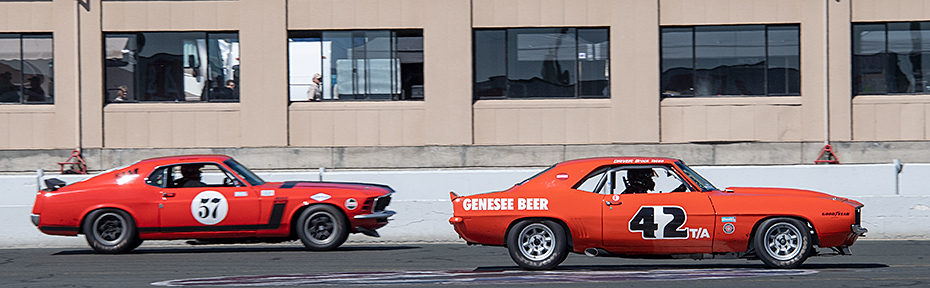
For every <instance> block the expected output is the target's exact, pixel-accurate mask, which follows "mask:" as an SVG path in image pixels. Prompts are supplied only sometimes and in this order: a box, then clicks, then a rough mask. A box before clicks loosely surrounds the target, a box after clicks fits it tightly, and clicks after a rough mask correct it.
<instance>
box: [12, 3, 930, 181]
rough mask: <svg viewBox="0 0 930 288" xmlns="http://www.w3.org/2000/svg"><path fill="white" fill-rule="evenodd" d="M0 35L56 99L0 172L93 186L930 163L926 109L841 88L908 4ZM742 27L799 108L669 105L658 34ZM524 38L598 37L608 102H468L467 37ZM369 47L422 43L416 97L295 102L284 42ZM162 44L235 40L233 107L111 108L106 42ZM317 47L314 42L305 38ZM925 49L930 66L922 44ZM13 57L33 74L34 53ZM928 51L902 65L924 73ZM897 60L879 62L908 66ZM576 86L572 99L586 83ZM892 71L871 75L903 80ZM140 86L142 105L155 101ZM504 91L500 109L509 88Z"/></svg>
mask: <svg viewBox="0 0 930 288" xmlns="http://www.w3.org/2000/svg"><path fill="white" fill-rule="evenodd" d="M0 19H3V20H2V21H0V36H2V35H7V36H9V35H26V36H21V37H27V36H29V35H51V44H52V45H51V47H53V48H52V50H51V53H52V54H51V57H52V59H53V60H52V62H53V63H54V65H53V66H54V69H53V71H54V72H53V75H48V76H49V77H48V78H51V77H53V78H54V82H53V83H51V84H49V85H52V86H47V88H46V89H45V90H48V91H52V90H53V91H54V99H53V100H52V101H47V102H48V103H28V101H26V100H23V101H20V102H19V103H2V104H3V105H0V155H2V159H0V171H7V172H10V171H34V170H35V169H36V168H44V169H50V170H51V169H55V170H57V167H58V166H57V164H56V163H57V162H60V161H63V160H64V159H67V157H68V155H69V153H70V152H71V150H73V149H80V150H81V151H83V153H84V157H85V160H87V161H88V164H89V166H90V169H91V170H101V169H108V168H110V167H112V166H113V165H121V164H126V163H128V162H132V161H135V160H139V159H141V158H145V157H148V156H158V155H164V154H193V153H224V154H230V155H233V156H236V157H240V158H243V157H244V158H250V159H251V162H250V161H249V160H243V162H244V163H249V164H250V166H253V167H254V168H258V169H301V168H315V167H334V168H446V167H518V166H547V165H550V164H552V163H554V162H557V161H561V160H566V159H572V158H580V157H588V156H602V155H621V154H624V155H651V156H670V157H679V158H683V159H685V160H686V161H689V163H691V164H698V165H715V164H735V165H745V164H753V165H759V164H763V165H764V164H810V163H813V162H814V160H815V159H817V157H818V155H819V154H820V152H821V151H822V150H821V148H823V146H824V144H827V143H829V144H832V145H833V146H834V149H835V152H836V156H837V157H838V158H839V160H840V161H841V163H885V162H888V161H890V159H894V158H899V159H902V160H904V161H906V162H927V161H930V153H927V152H924V151H928V150H930V149H928V148H930V141H928V140H930V125H927V123H928V122H930V92H920V91H925V90H920V89H918V90H919V91H917V90H913V89H911V90H907V91H903V92H900V91H899V92H900V93H898V92H887V93H872V92H868V93H866V92H863V91H866V90H861V89H860V90H857V89H859V88H856V87H859V86H856V85H859V84H857V83H858V81H859V80H857V79H859V78H855V77H852V76H851V75H852V74H857V73H859V72H857V71H860V70H856V69H857V68H855V67H854V66H855V65H859V64H854V63H866V62H856V61H858V60H855V59H859V58H855V57H856V55H858V54H856V53H858V52H856V51H858V50H857V49H859V48H857V47H858V46H857V45H858V44H856V43H860V42H857V41H856V40H855V39H858V38H855V37H856V36H855V35H853V34H854V30H855V29H858V28H856V27H860V26H856V25H860V24H861V25H864V24H887V23H912V24H913V25H915V27H917V26H919V25H921V23H922V22H926V21H930V3H927V2H926V1H921V0H821V1H810V0H785V1H768V0H740V1H735V0H572V1H568V0H442V1H431V0H346V1H322V0H239V1H209V0H200V1H141V0H137V1H131V0H125V1H109V0H78V1H74V0H49V1H3V2H0ZM748 26H752V27H750V28H752V29H755V28H758V27H762V28H759V29H769V28H770V27H788V28H789V29H794V31H796V32H794V33H795V34H796V35H798V36H794V37H795V38H794V39H795V40H794V41H795V42H797V44H795V46H796V47H798V48H797V52H796V53H794V54H792V55H795V56H792V57H795V58H798V59H797V63H798V64H797V67H793V68H792V69H794V72H791V73H793V74H791V73H787V74H790V75H796V76H792V77H798V81H799V84H798V83H795V84H794V85H795V86H796V89H797V90H796V91H794V92H791V93H787V94H785V95H774V94H766V95H729V94H731V93H724V94H727V95H719V94H720V93H717V94H718V95H719V96H717V95H700V94H701V93H703V92H695V93H696V94H694V95H690V96H691V97H678V96H681V95H678V93H677V92H675V93H671V94H669V95H672V96H671V97H663V93H664V92H663V91H664V90H663V88H664V87H663V85H664V84H663V81H664V80H663V73H666V72H667V71H664V70H663V65H664V64H662V63H663V59H666V58H670V56H669V54H664V53H666V52H663V51H666V50H663V49H664V48H663V47H664V46H663V43H666V44H667V43H668V42H667V41H666V40H663V35H667V34H666V33H667V31H671V30H665V29H667V28H685V29H698V30H700V29H704V28H706V27H710V28H713V29H717V28H720V27H723V28H722V29H731V28H729V27H737V28H738V29H742V27H748ZM754 27H755V28H754ZM863 27H864V26H863ZM889 27H890V26H889ZM524 28H560V29H561V28H570V29H578V31H581V30H584V29H589V28H596V29H606V31H609V32H608V34H607V36H608V39H609V45H608V46H599V47H609V48H606V49H609V51H602V52H598V53H606V55H609V58H607V59H609V60H607V61H609V62H607V63H608V64H606V65H604V67H605V68H604V70H603V72H604V73H603V76H604V77H606V78H605V80H602V81H601V82H603V83H606V86H605V87H604V89H603V95H601V96H600V97H580V96H577V97H546V96H541V95H528V96H526V97H514V96H513V95H512V94H508V95H511V96H508V97H501V98H494V97H484V96H481V95H477V93H476V88H475V87H477V85H479V84H476V82H479V80H478V79H476V78H477V76H476V68H475V67H476V65H479V64H476V63H478V62H481V61H482V59H475V57H476V56H475V55H476V49H477V48H481V47H476V45H477V44H476V36H475V35H476V34H475V33H476V31H497V30H500V31H504V30H508V29H510V30H513V31H516V32H515V33H516V34H514V35H516V37H515V38H514V43H515V44H514V45H515V46H514V47H516V48H515V49H518V50H519V49H524V48H525V49H530V48H526V47H524V46H532V45H533V44H534V43H542V42H532V41H531V40H527V39H536V38H534V37H537V38H540V37H541V38H545V37H548V36H547V35H546V34H539V35H542V36H538V35H537V36H533V35H529V34H519V33H523V32H522V31H527V30H520V29H524ZM734 29H736V28H734ZM863 29H864V28H863ZM889 29H891V28H889ZM374 30H378V31H382V30H383V31H401V33H406V32H403V31H413V33H420V34H417V35H421V36H420V38H419V39H421V41H422V44H421V45H422V46H421V48H418V49H420V50H419V51H422V52H421V56H416V57H421V58H418V59H420V60H416V61H420V62H418V63H422V83H420V84H419V85H418V86H419V87H421V88H422V91H421V92H416V93H422V94H420V95H422V98H419V99H406V100H397V99H394V100H391V99H386V100H385V99H380V100H379V99H363V100H359V101H348V100H345V99H341V100H335V99H332V98H328V99H324V100H323V101H292V100H289V99H290V98H289V94H291V93H294V92H292V90H289V89H292V88H293V86H294V84H295V83H293V81H295V80H293V79H295V77H294V75H292V72H291V71H294V69H295V66H294V65H293V63H291V62H289V55H293V52H294V51H290V50H289V49H290V48H289V47H290V46H289V45H290V44H289V43H292V42H294V41H296V40H295V39H296V38H297V36H294V35H296V34H298V33H304V32H307V33H311V34H313V33H318V34H320V35H323V36H321V37H322V38H326V37H327V36H326V35H327V34H326V33H328V31H330V32H353V33H354V32H358V31H363V32H364V31H374ZM510 30H508V31H510ZM765 31H774V30H765ZM856 31H858V30H856ZM889 31H891V30H889ZM165 32H171V33H188V32H191V33H193V32H198V33H204V34H205V35H208V36H206V37H207V38H208V39H209V37H211V36H209V35H211V33H227V34H234V35H237V39H236V41H237V42H236V45H238V46H236V48H235V49H237V52H236V53H237V54H236V57H235V58H236V59H235V61H236V63H238V64H236V67H235V72H234V74H235V77H234V78H233V77H232V76H230V75H232V74H228V75H227V76H228V77H227V79H235V80H236V84H237V85H238V87H237V89H238V90H236V93H237V95H238V96H237V97H238V98H236V101H212V100H210V101H207V100H204V101H177V100H175V101H134V102H131V103H117V101H114V99H113V98H112V97H113V96H112V93H111V92H112V90H113V89H114V87H115V86H114V85H112V84H111V83H109V82H108V81H110V80H108V78H107V77H108V73H110V72H107V71H108V70H107V69H109V68H108V67H111V66H110V64H108V63H111V62H109V61H110V60H111V58H112V56H110V53H109V52H108V51H110V50H107V49H109V48H107V45H109V44H108V43H111V42H109V41H110V40H108V39H115V37H118V36H119V35H129V34H132V35H142V36H147V37H148V39H149V40H150V41H151V42H154V41H153V40H155V39H156V37H154V36H153V35H156V34H146V33H165ZM925 32H926V33H930V30H922V28H915V29H914V30H913V31H912V34H913V35H923V34H922V33H925ZM501 33H503V32H501ZM507 33H510V32H507ZM578 33H581V32H578ZM769 33H770V32H769ZM889 33H892V32H889ZM313 35H317V34H313ZM398 35H400V34H398ZM521 35H522V36H521ZM526 35H529V36H526ZM579 35H580V34H579ZM694 35H698V34H694ZM735 35H743V34H739V33H736V34H735ZM747 35H748V34H747ZM760 35H761V34H760ZM765 35H774V34H765ZM889 35H891V34H889ZM142 36H139V37H142ZM10 37H13V36H10ZM119 37H122V36H119ZM133 37H136V36H133ZM313 37H317V38H320V37H318V36H309V38H307V39H311V38H313ZM521 37H522V38H521ZM739 37H742V36H739ZM766 37H767V38H765V39H774V36H766ZM888 37H891V36H888ZM913 37H915V38H914V39H918V40H919V41H918V40H915V41H913V42H915V43H917V42H920V43H923V42H921V41H925V40H921V39H923V38H921V37H923V36H913ZM27 38H28V37H27ZM737 38H738V37H737ZM21 39H26V38H21ZM134 39H135V38H134ZM301 39H303V38H301ZM313 39H316V38H313ZM579 39H580V38H579ZM883 39H885V38H883ZM524 40H526V41H527V42H526V43H523V42H521V41H524ZM23 41H25V40H23ZM316 41H318V42H320V41H321V40H316ZM322 41H324V42H325V39H324V40H322ZM540 41H542V40H540ZM579 41H580V40H579ZM664 41H666V42H664ZM695 41H697V40H695ZM736 41H737V45H736V46H740V45H741V44H740V43H742V42H739V41H741V40H736ZM863 41H864V40H863ZM926 41H927V46H928V47H927V48H928V49H927V50H928V51H930V37H927V40H926ZM22 43H26V42H22ZM315 43H316V42H315ZM521 43H522V44H521ZM527 43H529V44H527ZM579 43H580V42H579ZM0 45H2V44H0ZM149 45H152V44H151V43H149ZM334 45H335V44H334ZM371 45H373V44H371ZM521 45H523V46H521ZM579 45H581V44H579ZM695 45H698V46H700V45H702V44H695ZM772 45H774V44H772ZM863 45H865V44H863ZM915 45H916V44H915ZM917 46H919V45H917ZM22 47H23V48H22V50H21V55H23V56H22V57H23V58H22V59H21V62H26V60H28V59H25V58H29V57H27V56H25V55H27V54H28V52H29V51H27V50H28V49H27V47H26V45H25V44H23V46H22ZM127 47H128V46H127ZM391 47H395V46H391ZM398 47H399V46H398ZM579 47H580V46H579ZM355 48H358V47H355ZM0 49H2V48H0ZM324 49H326V48H325V46H324ZM392 49H393V48H392ZM700 49H701V47H697V48H695V49H694V50H693V51H699V50H700ZM734 49H737V50H738V49H741V48H739V47H734ZM889 49H890V48H889ZM123 50H126V49H123ZM686 50H687V49H686ZM923 50H924V48H922V47H916V48H913V51H911V50H909V51H911V52H910V53H911V54H912V55H918V56H920V55H923V54H921V53H922V52H921V51H923ZM115 51H120V50H119V49H116V50H115ZM579 51H581V50H579ZM591 51H594V50H591ZM915 51H916V52H915ZM394 52H396V51H394ZM401 52H403V51H401ZM521 53H524V54H521ZM695 53H699V52H695ZM736 53H737V54H739V53H741V52H736ZM902 53H903V52H902ZM589 54H590V53H589ZM508 55H509V56H506V57H514V58H516V60H517V61H519V60H521V59H522V58H521V57H525V58H526V59H530V58H532V57H537V56H533V55H536V54H533V52H532V51H531V50H519V51H518V52H515V53H513V54H508ZM540 55H541V54H540ZM695 55H696V54H695ZM765 55H766V57H773V55H775V53H773V52H766V54H765ZM898 55H903V54H898ZM324 57H325V55H324ZM538 57H543V56H538ZM558 57H561V56H558ZM585 57H587V56H585V55H582V52H578V58H579V59H583V58H585ZM694 57H697V56H694ZM914 57H916V56H912V57H911V58H909V59H917V58H914ZM927 57H928V58H927V59H930V56H927ZM0 58H3V56H0ZM788 58H790V57H788ZM140 59H141V58H140ZM559 59H561V60H559V61H562V60H564V59H562V58H559ZM766 59H770V58H766ZM786 59H787V58H786ZM889 59H893V58H889ZM900 59H904V58H899V62H897V63H898V64H894V63H892V64H894V65H898V66H895V67H904V66H901V64H900V61H901V60H900ZM513 60H514V59H511V60H508V61H513ZM140 61H141V60H140ZM184 61H187V59H184ZM192 61H193V60H192ZM204 61H206V60H204ZM210 61H213V60H210ZM230 61H231V60H230ZM565 61H568V60H565ZM571 61H575V60H571ZM699 61H700V60H696V61H695V62H694V63H698V62H699ZM863 61H864V60H863ZM908 61H911V60H908ZM922 61H923V60H919V59H917V60H913V63H914V64H909V65H917V64H919V63H922ZM543 62H544V61H543ZM770 62H771V61H770ZM11 63H12V62H11ZM185 63H187V62H185ZM211 63H212V62H211ZM345 63H348V62H345ZM391 63H394V62H391ZM565 63H568V62H565ZM572 63H580V64H577V65H579V67H581V66H580V65H582V64H583V63H581V62H578V61H576V62H572ZM870 63H871V62H870ZM908 63H911V62H908ZM744 64H746V63H744ZM749 64H753V63H748V64H747V65H749ZM121 65H123V64H121ZM185 65H188V66H184V68H185V69H195V66H193V65H194V64H185ZM324 65H326V64H324ZM334 65H335V64H334ZM365 65H368V64H365ZM391 65H394V64H391ZM741 65H742V64H741ZM764 65H769V66H767V67H768V68H767V69H769V70H766V71H774V70H771V69H773V68H772V67H773V66H772V65H771V64H764ZM792 65H794V64H792ZM397 66H398V67H399V66H400V65H397ZM736 66H739V65H736ZM749 66H751V65H749ZM789 66H790V65H789ZM926 66H927V69H928V70H930V63H928V64H927V65H926ZM139 67H142V66H139ZM153 67H154V66H153ZM598 67H600V66H598ZM734 67H735V66H734ZM740 67H742V66H740ZM747 67H748V66H747ZM860 67H865V66H860ZM908 67H910V66H908ZM511 68H512V67H511ZM166 69H167V68H166ZM333 69H334V70H332V71H336V70H335V69H336V68H333ZM508 69H510V68H508ZM695 69H696V70H695V71H697V72H695V73H704V72H702V71H698V70H699V69H698V68H695ZM914 69H915V70H913V71H918V70H919V71H924V70H920V69H923V68H921V67H918V68H914ZM785 70H788V69H785ZM179 71H180V70H179ZM217 71H218V70H217ZM340 71H341V70H340ZM346 71H348V70H346ZM372 71H374V70H372ZM509 71H511V72H510V73H515V72H512V71H513V70H509ZM565 71H568V69H567V70H565ZM734 71H736V70H734ZM740 71H742V70H740ZM753 71H755V70H753ZM759 71H761V70H759ZM779 71H780V70H779ZM886 72H887V71H886ZM140 73H141V72H140ZM185 73H187V72H185ZM326 73H328V72H326ZM326 73H324V74H326ZM353 73H354V72H353ZM371 73H374V72H371ZM572 73H575V72H572ZM577 73H578V74H577V75H576V74H571V76H570V77H569V78H571V80H570V81H574V82H571V83H581V81H582V80H580V78H579V77H582V74H581V73H582V72H577ZM767 73H768V72H767ZM890 73H891V74H887V73H886V74H881V75H886V76H885V77H886V78H887V77H891V76H887V75H892V74H895V73H896V72H894V71H892V72H890ZM908 73H909V72H908ZM908 73H905V74H907V75H912V74H908ZM922 73H923V72H915V73H913V75H918V78H916V79H915V78H914V77H913V76H908V77H905V76H907V75H905V76H900V77H898V79H899V80H897V81H899V82H901V81H904V82H906V81H910V82H908V83H910V85H911V86H915V85H916V84H915V83H916V82H920V81H924V82H926V81H928V80H930V73H927V75H928V79H920V77H919V76H920V75H923V74H922ZM13 74H14V75H16V73H13ZM737 74H738V73H737ZM775 74H777V73H775ZM787 74H786V75H787ZM859 74H861V73H859ZM111 75H112V73H111ZM145 75H149V74H145ZM766 75H768V74H766ZM857 75H858V74H857ZM876 75H877V74H876ZM600 76H601V75H598V77H600ZM17 77H21V78H20V79H21V81H20V82H18V83H17V82H16V81H14V84H17V85H19V86H20V87H22V88H21V89H23V90H22V91H23V92H24V93H25V89H27V86H29V84H27V83H26V81H25V78H26V77H28V75H27V74H26V72H22V75H20V76H17ZM334 77H335V76H334ZM715 77H716V76H715ZM720 77H723V76H720ZM720 77H718V78H713V79H722V78H720ZM765 77H766V78H764V79H767V80H765V81H767V82H766V84H765V85H766V86H765V87H766V88H765V89H771V87H772V86H775V85H774V84H772V83H769V82H774V80H772V79H775V78H774V77H775V76H765ZM779 77H780V76H779ZM142 78H145V77H142ZM543 78H544V77H543ZM873 78H875V77H873ZM905 78H906V79H905ZM332 79H337V78H332ZM693 79H697V80H701V79H700V76H695V78H693ZM870 79H871V78H870ZM882 79H884V78H882ZM882 79H879V80H882ZM900 79H905V80H900ZM148 80H150V79H136V81H137V83H143V82H144V81H148ZM511 80H512V79H511ZM543 80H546V79H543ZM333 81H343V80H333ZM355 81H356V82H352V83H354V84H353V85H361V84H359V82H358V81H359V80H355ZM604 81H606V82H604ZM715 81H716V80H715ZM720 81H723V82H724V84H722V85H725V84H726V83H728V82H726V81H728V80H725V79H724V80H720ZM877 81H878V80H877ZM889 81H891V80H889ZM915 81H916V82H915ZM924 82H920V84H921V85H924V84H925V83H924ZM508 83H511V84H508V85H516V84H513V83H517V82H514V81H511V82H508ZM592 83H594V82H592ZM905 84H907V83H905ZM340 85H341V84H340ZM367 85H374V84H367ZM521 85H522V84H521ZM547 85H550V84H547ZM577 85H581V84H577ZM692 85H693V84H692ZM137 86H139V87H137V88H133V89H135V90H133V91H134V92H137V94H138V93H149V91H147V90H146V89H147V88H146V87H142V86H143V84H138V85H137ZM730 86H731V87H733V85H730ZM919 86H920V85H918V87H919ZM924 86H925V85H924ZM30 87H31V86H30ZM332 87H335V86H332ZM339 87H342V86H339ZM346 87H348V86H346ZM507 87H508V89H511V90H510V91H511V92H508V93H513V91H514V90H513V89H515V88H513V87H516V86H507ZM760 87H761V86H760ZM928 87H930V86H928ZM204 89H206V88H204ZM325 89H328V88H324V91H325ZM392 89H393V88H392ZM396 89H397V91H400V90H399V89H400V88H399V87H397V88H396ZM404 89H407V88H406V86H405V88H404ZM572 89H575V88H572ZM579 89H580V88H579ZM698 90H700V89H698ZM203 91H206V90H203ZM304 91H306V90H304ZM406 91H407V90H405V92H404V93H406ZM411 91H412V90H411ZM579 91H580V90H579ZM868 91H872V90H868ZM889 91H890V90H889ZM331 92H332V91H331ZM684 94H687V92H685V93H684ZM345 95H347V94H345ZM398 95H399V94H398ZM578 95H580V94H578ZM408 96H409V95H408ZM537 96H538V97H537ZM686 96H688V95H686ZM202 97H206V96H202ZM23 99H25V98H23ZM204 99H206V98H204ZM295 158H297V159H295Z"/></svg>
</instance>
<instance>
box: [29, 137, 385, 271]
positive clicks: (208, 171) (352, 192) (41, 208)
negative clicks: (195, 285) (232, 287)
mask: <svg viewBox="0 0 930 288" xmlns="http://www.w3.org/2000/svg"><path fill="white" fill-rule="evenodd" d="M45 183H46V185H47V186H48V188H46V189H43V190H42V191H39V192H38V194H37V195H36V201H35V206H33V208H32V223H33V224H35V225H36V226H37V227H38V228H39V230H41V231H42V232H43V233H45V234H51V235H65V236H76V235H77V234H84V236H85V237H86V238H87V244H89V245H90V247H91V248H93V249H94V250H95V251H97V252H100V253H124V252H128V251H131V250H132V249H135V248H136V247H138V246H139V245H140V244H142V241H143V240H155V239H159V240H167V239H196V241H195V242H192V243H204V244H209V243H239V242H283V241H289V240H296V239H300V240H301V242H303V244H304V245H305V246H306V247H307V249H310V250H331V249H335V248H336V247H339V245H342V243H343V242H345V240H346V237H348V235H349V233H362V234H365V235H369V236H373V237H378V233H377V232H375V230H376V229H378V228H381V227H383V226H384V225H386V224H387V222H388V217H390V216H391V215H394V214H395V213H394V212H393V211H388V210H385V208H386V207H387V205H388V204H389V203H390V202H391V194H392V193H394V190H393V189H391V188H390V187H388V186H385V185H378V184H364V183H335V182H309V181H289V182H265V181H264V180H262V179H261V178H259V177H258V176H257V175H255V174H254V173H252V171H249V169H247V168H246V167H245V166H242V164H239V163H238V162H236V160H233V159H232V158H230V157H228V156H222V155H196V156H193V155H192V156H175V157H164V158H154V159H148V160H142V161H139V162H136V163H134V164H130V165H127V166H123V167H119V168H115V169H112V170H109V171H105V172H103V173H100V174H98V175H96V176H94V177H91V178H88V179H86V180H83V181H80V182H77V183H73V184H70V185H66V184H65V183H64V182H62V181H61V180H58V179H48V180H45Z"/></svg>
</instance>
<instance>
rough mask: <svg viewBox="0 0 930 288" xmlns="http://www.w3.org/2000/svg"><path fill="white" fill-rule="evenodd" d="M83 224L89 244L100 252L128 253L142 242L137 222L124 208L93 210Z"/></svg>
mask: <svg viewBox="0 0 930 288" xmlns="http://www.w3.org/2000/svg"><path fill="white" fill-rule="evenodd" d="M83 226H84V227H83V229H84V237H85V238H86V239H87V244H88V245H90V247H91V248H93V249H94V251H97V252H98V253H108V254H117V253H126V252H129V251H132V249H135V248H136V247H139V244H142V240H140V239H139V235H138V234H136V222H135V221H133V219H132V216H129V214H128V213H126V212H124V211H122V210H115V209H101V210H96V211H93V212H91V213H90V214H89V215H87V218H86V220H84V225H83Z"/></svg>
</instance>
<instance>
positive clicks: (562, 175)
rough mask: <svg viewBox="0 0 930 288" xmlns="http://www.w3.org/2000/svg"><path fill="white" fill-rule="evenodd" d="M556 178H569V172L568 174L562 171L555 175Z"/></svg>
mask: <svg viewBox="0 0 930 288" xmlns="http://www.w3.org/2000/svg"><path fill="white" fill-rule="evenodd" d="M555 179H559V180H568V174H566V173H560V174H559V175H555Z"/></svg>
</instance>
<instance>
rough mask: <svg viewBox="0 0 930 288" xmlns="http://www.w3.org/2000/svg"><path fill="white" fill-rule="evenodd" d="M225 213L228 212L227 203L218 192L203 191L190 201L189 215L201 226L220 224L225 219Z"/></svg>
mask: <svg viewBox="0 0 930 288" xmlns="http://www.w3.org/2000/svg"><path fill="white" fill-rule="evenodd" d="M227 212H229V202H227V201H226V197H225V196H223V194H222V193H220V192H216V191H203V192H200V194H197V196H194V200H191V215H193V216H194V219H197V222H200V223H201V224H204V225H213V224H216V223H220V222H222V221H223V219H226V213H227Z"/></svg>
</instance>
